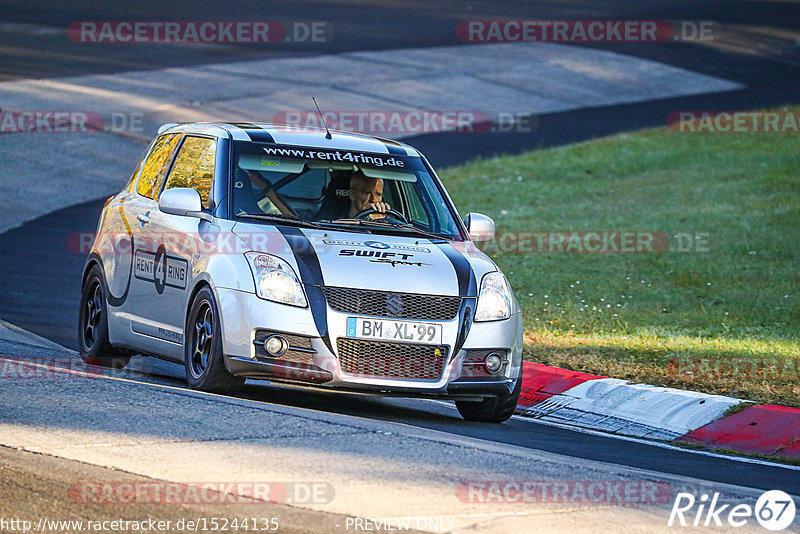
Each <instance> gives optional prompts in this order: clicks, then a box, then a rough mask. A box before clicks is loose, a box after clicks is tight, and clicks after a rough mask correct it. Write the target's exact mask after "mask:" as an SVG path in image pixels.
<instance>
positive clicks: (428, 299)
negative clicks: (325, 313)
mask: <svg viewBox="0 0 800 534" xmlns="http://www.w3.org/2000/svg"><path fill="white" fill-rule="evenodd" d="M322 291H323V292H324V293H325V298H326V299H327V301H328V305H329V306H330V307H331V308H332V309H334V310H336V311H338V312H342V313H353V314H358V315H372V316H374V317H393V318H396V319H418V320H424V321H449V320H451V319H453V318H454V317H455V316H456V314H457V313H458V307H459V305H460V304H461V297H445V296H437V295H419V294H415V293H395V292H392V291H370V290H366V289H353V288H347V287H324V288H323V289H322Z"/></svg>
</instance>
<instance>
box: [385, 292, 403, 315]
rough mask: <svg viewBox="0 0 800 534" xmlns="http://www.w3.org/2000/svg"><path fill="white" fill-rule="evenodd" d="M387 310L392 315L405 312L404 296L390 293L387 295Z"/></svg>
mask: <svg viewBox="0 0 800 534" xmlns="http://www.w3.org/2000/svg"><path fill="white" fill-rule="evenodd" d="M386 311H388V312H389V313H390V314H392V315H400V314H401V313H403V297H401V296H400V295H389V296H388V297H386Z"/></svg>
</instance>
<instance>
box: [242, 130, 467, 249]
mask: <svg viewBox="0 0 800 534" xmlns="http://www.w3.org/2000/svg"><path fill="white" fill-rule="evenodd" d="M231 186H232V199H233V213H234V215H235V216H237V217H249V218H264V219H273V218H274V219H279V218H286V219H295V220H297V219H299V220H300V221H304V222H308V223H314V224H319V225H322V226H325V227H341V228H345V227H347V228H352V227H353V226H354V225H358V226H361V227H369V229H370V230H373V229H374V230H376V231H382V230H383V231H401V232H412V233H419V234H431V235H433V236H437V237H443V238H445V239H455V240H461V239H462V237H461V233H460V232H459V226H458V224H457V223H456V220H455V214H454V213H453V212H452V211H451V210H450V209H449V208H448V204H447V202H446V201H445V199H444V197H443V195H442V192H441V191H440V189H439V187H437V184H436V182H435V180H434V178H433V177H432V176H431V175H430V173H429V172H428V170H427V169H426V167H425V165H424V163H423V162H422V160H421V158H418V157H410V156H401V155H394V154H374V153H363V152H357V151H350V150H337V149H317V148H309V147H293V146H282V145H273V144H262V143H253V142H246V141H236V142H234V143H233V179H232V180H231ZM375 204H381V205H380V206H379V211H381V212H377V213H376V210H374V209H372V206H373V205H375Z"/></svg>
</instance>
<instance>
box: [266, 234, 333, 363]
mask: <svg viewBox="0 0 800 534" xmlns="http://www.w3.org/2000/svg"><path fill="white" fill-rule="evenodd" d="M277 228H278V231H279V232H280V233H281V235H283V238H284V239H286V242H287V243H288V244H289V248H290V249H291V251H292V254H293V255H294V259H295V261H296V262H297V268H298V270H299V271H300V272H299V273H297V274H298V275H300V281H301V282H302V283H303V285H304V286H305V290H306V295H307V296H308V305H309V306H310V307H311V315H312V316H313V317H314V325H315V326H316V327H317V331H318V332H319V335H320V336H322V341H323V342H324V343H325V346H326V347H328V350H330V351H331V354H333V347H332V346H331V340H330V336H329V335H328V304H327V302H326V300H325V294H324V293H323V292H322V286H323V285H325V280H324V278H323V276H322V267H321V266H320V264H319V258H318V257H317V252H316V251H315V250H314V247H313V246H312V245H311V241H309V239H308V237H306V235H305V234H304V233H303V232H301V231H300V229H299V228H295V227H293V226H277Z"/></svg>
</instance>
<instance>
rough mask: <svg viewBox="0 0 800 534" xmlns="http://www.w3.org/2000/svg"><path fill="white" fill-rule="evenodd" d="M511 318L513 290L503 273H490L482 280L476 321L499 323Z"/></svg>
mask: <svg viewBox="0 0 800 534" xmlns="http://www.w3.org/2000/svg"><path fill="white" fill-rule="evenodd" d="M509 317H511V290H510V289H509V287H508V282H506V277H505V276H503V274H502V273H498V272H494V273H488V274H486V275H485V276H484V277H483V280H481V291H480V294H479V295H478V305H477V307H476V309H475V321H476V322H477V321H497V320H500V319H508V318H509Z"/></svg>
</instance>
